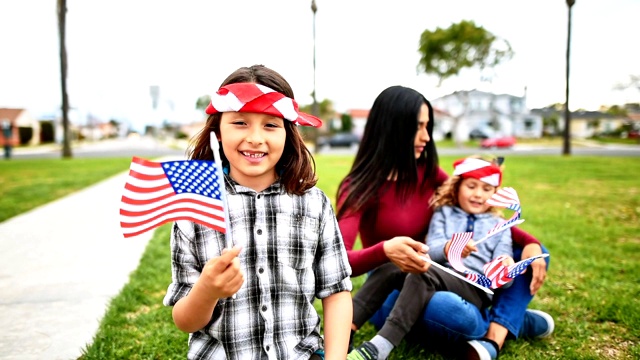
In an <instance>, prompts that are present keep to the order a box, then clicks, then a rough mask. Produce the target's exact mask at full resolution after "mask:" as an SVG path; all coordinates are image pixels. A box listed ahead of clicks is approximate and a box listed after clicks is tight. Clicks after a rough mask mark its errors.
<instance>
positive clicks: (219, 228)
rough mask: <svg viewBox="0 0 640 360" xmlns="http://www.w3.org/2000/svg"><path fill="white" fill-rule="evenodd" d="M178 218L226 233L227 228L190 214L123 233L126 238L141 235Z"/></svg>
mask: <svg viewBox="0 0 640 360" xmlns="http://www.w3.org/2000/svg"><path fill="white" fill-rule="evenodd" d="M176 220H187V221H192V222H194V223H198V224H200V225H204V226H207V227H209V228H212V229H214V230H217V231H220V232H221V233H224V232H225V231H226V230H225V228H223V227H220V226H219V225H215V224H209V223H206V222H204V221H202V220H200V219H196V218H192V217H189V216H176V217H172V218H168V219H166V220H164V221H162V222H161V223H159V224H156V225H154V226H150V227H147V228H144V229H142V230H139V231H136V232H133V233H127V232H125V233H124V234H123V235H124V237H125V238H130V237H134V236H137V235H140V234H142V233H144V232H147V231H149V230H151V229H153V228H154V227H158V226H160V225H163V224H166V223H168V222H172V221H176ZM120 226H122V223H120Z"/></svg>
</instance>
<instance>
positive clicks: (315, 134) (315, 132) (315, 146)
mask: <svg viewBox="0 0 640 360" xmlns="http://www.w3.org/2000/svg"><path fill="white" fill-rule="evenodd" d="M311 11H312V12H313V92H312V93H311V96H312V97H313V104H312V105H311V113H312V114H313V116H315V117H320V114H319V111H318V100H317V99H316V12H317V11H318V6H317V5H316V0H311ZM318 131H319V129H317V128H314V129H313V132H312V133H313V151H314V152H315V153H318Z"/></svg>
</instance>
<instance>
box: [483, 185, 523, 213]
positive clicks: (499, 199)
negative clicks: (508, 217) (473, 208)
mask: <svg viewBox="0 0 640 360" xmlns="http://www.w3.org/2000/svg"><path fill="white" fill-rule="evenodd" d="M487 204H489V205H491V206H498V207H503V208H507V209H510V210H513V211H515V212H522V211H521V210H522V209H521V208H520V199H519V198H518V193H517V192H516V190H515V189H514V188H511V187H505V188H501V189H498V191H496V193H495V194H493V195H492V196H491V198H489V200H487Z"/></svg>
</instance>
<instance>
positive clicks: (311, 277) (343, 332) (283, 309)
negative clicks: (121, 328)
mask: <svg viewBox="0 0 640 360" xmlns="http://www.w3.org/2000/svg"><path fill="white" fill-rule="evenodd" d="M206 112H207V114H209V117H208V119H207V122H206V125H205V127H204V129H203V130H202V131H201V132H200V134H199V135H198V136H197V138H196V140H195V147H194V148H193V149H192V150H191V152H190V158H191V159H197V160H212V159H213V153H212V149H211V146H210V141H211V139H210V133H211V132H213V133H215V136H216V137H217V138H218V140H219V141H220V142H221V144H222V146H221V150H220V156H221V159H222V163H223V167H224V172H225V174H226V175H225V182H226V192H227V203H228V211H229V219H230V224H229V227H228V229H227V231H231V232H232V234H233V236H232V239H234V241H235V246H234V247H233V248H232V249H227V248H225V235H224V234H222V233H220V232H217V231H214V230H212V229H209V228H206V227H203V226H200V225H199V224H195V223H192V222H188V221H177V222H176V223H174V225H173V229H172V236H171V250H172V275H173V276H172V283H171V285H170V286H169V289H168V291H167V294H166V296H165V299H164V304H165V305H168V306H173V319H174V322H175V324H176V326H177V327H178V328H179V329H181V330H182V331H185V332H189V333H191V335H190V337H189V353H188V358H189V359H264V358H268V359H310V358H311V359H321V358H322V356H323V350H324V354H325V355H324V356H326V359H344V358H345V356H346V353H347V345H348V338H349V326H350V325H349V319H350V318H351V316H352V315H351V313H352V312H351V311H352V310H351V309H352V307H351V294H350V291H351V288H352V285H351V281H350V275H351V268H350V266H349V263H348V261H347V257H346V252H345V248H344V245H343V243H342V238H341V235H340V231H339V230H338V226H337V221H336V219H335V216H334V213H333V210H332V207H331V203H330V200H329V198H328V197H327V196H326V195H325V194H324V193H323V192H322V191H320V190H319V189H318V188H316V187H315V184H316V181H317V178H316V175H315V172H314V166H315V164H314V162H313V158H312V156H311V154H310V152H309V151H308V149H307V148H306V146H305V144H304V142H303V139H302V137H301V135H300V133H299V132H298V130H297V128H296V125H311V126H320V125H321V124H322V123H321V121H320V120H319V119H317V118H315V117H313V116H311V115H308V114H304V113H302V112H299V111H298V105H297V104H296V102H295V100H293V91H292V90H291V87H290V85H289V84H288V83H287V81H286V80H285V79H284V78H282V76H281V75H280V74H278V73H276V72H275V71H273V70H271V69H269V68H266V67H264V66H261V65H255V66H251V67H242V68H240V69H238V70H236V71H235V72H234V73H232V74H231V75H230V76H229V77H228V78H227V79H226V80H225V81H224V82H223V83H222V85H221V87H220V89H219V90H218V92H217V93H216V94H214V96H212V99H211V104H210V105H209V106H208V107H207V109H206ZM214 141H215V140H214ZM232 295H233V297H232ZM315 298H319V299H322V306H323V311H324V340H323V336H322V335H321V334H320V322H321V320H320V317H319V315H318V313H317V312H316V310H315V308H314V306H313V303H314V300H315Z"/></svg>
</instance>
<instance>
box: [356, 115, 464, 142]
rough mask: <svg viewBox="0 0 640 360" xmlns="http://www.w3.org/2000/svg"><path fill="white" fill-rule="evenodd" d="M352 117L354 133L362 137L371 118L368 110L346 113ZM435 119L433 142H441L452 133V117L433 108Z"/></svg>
mask: <svg viewBox="0 0 640 360" xmlns="http://www.w3.org/2000/svg"><path fill="white" fill-rule="evenodd" d="M346 113H347V114H349V116H351V121H353V133H354V134H356V135H358V136H359V137H362V135H363V134H364V126H365V125H366V123H367V118H368V117H369V110H368V109H350V110H347V112H346ZM433 117H434V118H435V119H434V125H433V140H434V141H440V140H442V139H444V138H445V136H446V135H447V133H450V132H451V125H450V124H451V123H452V121H451V116H450V115H449V114H448V113H447V112H446V111H444V110H441V109H438V108H435V107H434V108H433Z"/></svg>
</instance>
